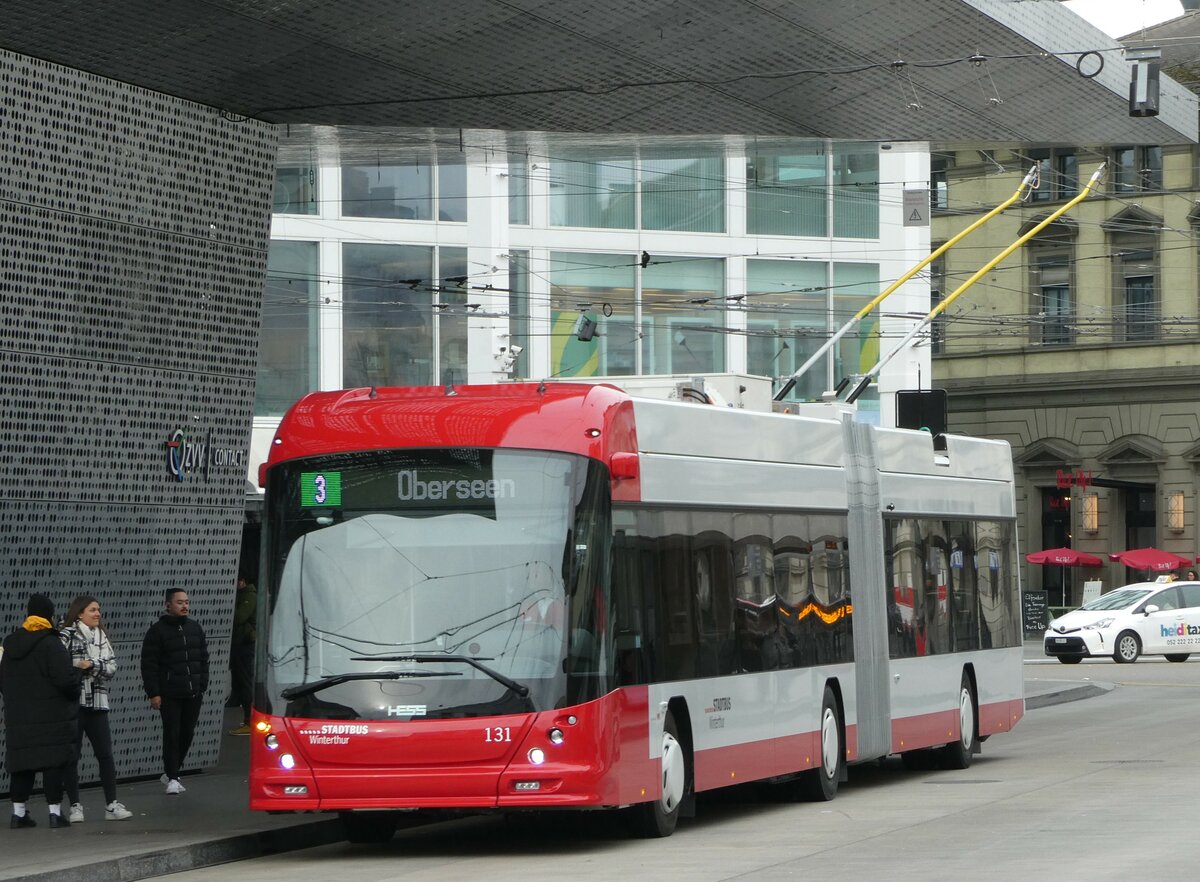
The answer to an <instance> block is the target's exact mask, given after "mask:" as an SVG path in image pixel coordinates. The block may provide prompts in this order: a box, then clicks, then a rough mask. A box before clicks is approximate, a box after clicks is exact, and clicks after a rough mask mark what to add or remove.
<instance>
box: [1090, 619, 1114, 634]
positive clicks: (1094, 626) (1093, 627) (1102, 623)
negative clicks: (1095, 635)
mask: <svg viewBox="0 0 1200 882" xmlns="http://www.w3.org/2000/svg"><path fill="white" fill-rule="evenodd" d="M1114 621H1116V620H1115V619H1111V618H1110V619H1099V620H1098V621H1095V622H1092V623H1091V624H1090V625H1084V626H1083V630H1085V631H1099V630H1100V629H1101V628H1107V627H1108V626H1109V625H1111V624H1112V623H1113V622H1114Z"/></svg>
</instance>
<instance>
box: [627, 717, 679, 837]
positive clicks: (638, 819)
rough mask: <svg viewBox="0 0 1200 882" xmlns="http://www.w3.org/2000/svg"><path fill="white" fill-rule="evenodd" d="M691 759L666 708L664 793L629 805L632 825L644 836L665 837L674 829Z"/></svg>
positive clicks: (632, 827)
mask: <svg viewBox="0 0 1200 882" xmlns="http://www.w3.org/2000/svg"><path fill="white" fill-rule="evenodd" d="M690 767H691V763H690V761H689V760H688V756H687V748H686V747H684V745H683V742H682V741H680V740H679V728H678V727H677V726H676V725H675V717H674V715H673V714H672V713H671V712H670V711H667V714H666V716H665V717H664V718H663V731H662V794H661V796H660V797H659V798H658V799H656V800H654V801H653V802H643V803H640V804H638V805H635V806H630V808H629V809H628V812H629V822H630V828H631V830H632V832H633V834H634V835H635V836H640V837H642V838H644V839H663V838H665V837H667V836H670V835H671V834H672V833H674V832H675V825H676V824H677V823H679V808H680V806H681V805H683V801H684V799H685V798H686V797H687V791H688V786H689V782H690V781H691V774H690Z"/></svg>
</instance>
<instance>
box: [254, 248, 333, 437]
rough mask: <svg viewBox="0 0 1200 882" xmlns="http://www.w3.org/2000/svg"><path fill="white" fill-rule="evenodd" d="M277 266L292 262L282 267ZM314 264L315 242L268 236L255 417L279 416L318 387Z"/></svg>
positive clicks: (317, 256) (316, 270)
mask: <svg viewBox="0 0 1200 882" xmlns="http://www.w3.org/2000/svg"><path fill="white" fill-rule="evenodd" d="M281 264H293V265H292V266H289V267H288V268H286V269H283V268H281ZM295 264H300V265H299V266H297V265H295ZM319 266H320V245H319V243H317V242H313V241H304V240H298V239H272V240H271V243H270V250H269V251H268V256H267V278H266V286H265V289H264V291H263V308H262V324H261V327H260V330H259V337H258V371H257V374H256V382H255V387H254V415H255V416H282V415H283V414H284V412H285V411H286V410H287V409H288V408H289V407H291V406H292V405H293V404H294V403H295V402H296V401H297V400H298V399H299V398H301V397H302V396H304V395H306V394H308V393H309V392H312V391H313V390H315V389H316V388H317V387H318V371H319V365H320V360H319V346H318V339H319V334H320V328H319V327H318V324H319V323H318V315H319V311H320V309H319V306H318V300H319V294H320V274H319Z"/></svg>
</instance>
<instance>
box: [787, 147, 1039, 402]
mask: <svg viewBox="0 0 1200 882" xmlns="http://www.w3.org/2000/svg"><path fill="white" fill-rule="evenodd" d="M1037 185H1038V167H1037V166H1036V165H1035V166H1033V167H1032V168H1031V169H1030V170H1029V173H1028V174H1027V175H1025V178H1024V179H1023V180H1022V181H1021V185H1020V186H1019V187H1017V190H1016V192H1015V193H1013V194H1012V195H1011V196H1009V197H1008V198H1007V199H1006V200H1004V201H1003V202H1001V203H1000V204H999V205H997V206H996V207H995V208H993V209H992V210H991V211H989V212H988V213H987V214H985V215H984V216H983V217H981V218H979V219H978V220H976V221H975V222H974V223H972V224H971V225H970V226H968V227H966V228H964V229H963V230H962V232H960V233H957V234H956V235H954V236H951V237H950V238H949V239H948V240H947V241H945V242H943V243H942V244H941V245H940V246H938V248H937V249H936V250H935V251H934V252H933V253H932V254H930V255H929V256H928V257H926V258H925V259H924V260H922V261H921V262H920V263H918V264H917V265H916V266H914V267H913V268H912V269H910V270H909V271H908V272H906V273H905V274H904V275H902V276H901V277H900V278H898V279H896V281H894V282H892V284H890V285H888V286H887V288H886V289H884V291H883V292H882V293H881V294H879V296H877V297H876V298H875V299H874V300H872V301H871V302H870V303H868V304H867V305H866V306H864V307H863V308H862V309H860V310H859V311H858V312H857V313H856V314H855V316H854V318H852V319H850V321H848V322H846V324H844V325H842V326H841V327H840V328H839V329H838V331H837V333H836V334H834V335H833V336H832V337H830V338H829V339H828V340H826V341H825V343H824V344H823V345H822V346H821V348H820V349H818V350H817V351H816V352H814V353H813V354H812V355H810V356H809V357H808V361H806V362H804V364H802V365H800V367H798V368H796V370H795V371H794V372H793V373H792V375H791V376H790V377H789V378H788V381H787V382H786V383H785V384H784V385H783V388H782V389H780V390H779V391H778V392H777V393H776V394H775V400H776V401H782V400H783V399H784V398H786V397H787V394H788V393H789V392H791V391H792V388H793V387H794V386H795V385H796V381H797V380H798V379H800V378H801V377H803V376H804V375H805V374H806V373H807V372H808V369H809V368H810V367H812V366H813V365H814V364H816V363H817V361H819V360H820V358H821V357H822V356H823V355H825V353H826V352H828V351H829V350H830V349H832V348H833V347H834V345H835V344H836V343H837V342H838V340H841V339H842V338H843V337H844V336H846V334H848V333H849V332H850V331H852V330H854V328H855V327H857V326H858V323H859V322H861V321H862V320H863V319H864V318H866V317H867V316H868V315H870V314H871V312H872V311H873V310H874V309H875V307H877V306H878V305H879V304H881V303H882V302H883V301H884V300H886V299H887V297H888V296H889V295H891V294H892V293H893V292H894V291H895V290H896V289H897V288H899V287H900V286H901V285H903V284H904V283H905V282H907V281H908V280H909V279H911V278H912V277H913V276H915V275H916V274H917V273H919V272H920V271H921V270H923V269H925V267H927V266H929V264H931V263H933V261H935V260H937V259H938V258H939V257H941V256H942V255H943V254H945V253H946V252H947V251H948V250H950V248H951V247H953V246H954V245H956V244H957V243H958V242H960V241H962V240H963V239H965V238H966V237H967V236H969V235H971V233H973V232H975V231H976V230H977V229H979V228H980V227H982V226H983V225H984V224H986V223H987V222H988V221H990V220H991V219H992V218H994V217H995V216H996V215H998V214H1000V212H1002V211H1004V210H1005V209H1006V208H1009V207H1010V206H1012V205H1013V203H1015V202H1017V201H1019V200H1022V199H1024V198H1026V196H1027V195H1028V193H1029V191H1030V190H1033V189H1036V188H1037Z"/></svg>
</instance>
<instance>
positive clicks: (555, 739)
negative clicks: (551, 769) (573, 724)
mask: <svg viewBox="0 0 1200 882" xmlns="http://www.w3.org/2000/svg"><path fill="white" fill-rule="evenodd" d="M547 735H548V737H549V738H550V743H551V744H562V743H563V731H562V729H551V730H550V731H549V732H548V733H547Z"/></svg>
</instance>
